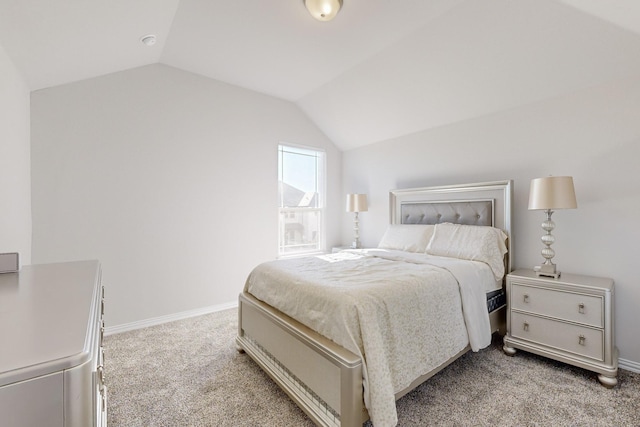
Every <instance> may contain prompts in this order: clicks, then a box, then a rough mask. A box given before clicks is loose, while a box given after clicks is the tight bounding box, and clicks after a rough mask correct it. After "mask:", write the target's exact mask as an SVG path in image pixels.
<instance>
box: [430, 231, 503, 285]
mask: <svg viewBox="0 0 640 427" xmlns="http://www.w3.org/2000/svg"><path fill="white" fill-rule="evenodd" d="M506 239H507V235H506V234H504V232H503V231H502V230H500V229H499V228H494V227H487V226H478V225H462V224H449V223H443V224H436V226H435V228H434V230H433V237H432V238H431V241H430V242H429V244H428V245H427V250H426V252H427V253H428V254H431V255H439V256H447V257H453V258H461V259H468V260H472V261H482V262H484V263H485V264H488V265H489V267H491V270H492V271H493V275H494V276H495V278H496V280H500V279H502V277H503V276H504V254H506V253H507V247H506V245H505V240H506Z"/></svg>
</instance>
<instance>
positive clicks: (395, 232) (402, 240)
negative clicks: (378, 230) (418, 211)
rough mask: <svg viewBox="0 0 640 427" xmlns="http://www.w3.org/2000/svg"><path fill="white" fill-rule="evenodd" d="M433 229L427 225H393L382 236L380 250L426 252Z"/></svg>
mask: <svg viewBox="0 0 640 427" xmlns="http://www.w3.org/2000/svg"><path fill="white" fill-rule="evenodd" d="M433 229H434V226H433V225H427V224H391V225H389V227H387V231H385V233H384V235H383V236H382V239H381V240H380V243H379V244H378V248H380V249H395V250H399V251H407V252H424V251H425V250H426V248H427V243H429V240H431V235H432V234H433Z"/></svg>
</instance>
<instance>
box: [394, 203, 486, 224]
mask: <svg viewBox="0 0 640 427" xmlns="http://www.w3.org/2000/svg"><path fill="white" fill-rule="evenodd" d="M441 222H450V223H454V224H466V225H489V226H492V225H493V200H477V201H460V202H416V203H404V204H402V205H401V206H400V223H401V224H439V223H441Z"/></svg>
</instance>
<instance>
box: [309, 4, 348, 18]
mask: <svg viewBox="0 0 640 427" xmlns="http://www.w3.org/2000/svg"><path fill="white" fill-rule="evenodd" d="M304 5H305V6H306V7H307V10H308V11H309V13H310V14H311V16H313V17H314V18H316V19H317V20H318V21H331V20H332V19H333V18H335V17H336V15H337V14H338V12H339V11H340V8H341V7H342V0H304Z"/></svg>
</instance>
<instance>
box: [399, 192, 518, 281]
mask: <svg viewBox="0 0 640 427" xmlns="http://www.w3.org/2000/svg"><path fill="white" fill-rule="evenodd" d="M512 188H513V182H512V181H511V180H508V181H495V182H482V183H476V184H464V185H447V186H439V187H423V188H410V189H402V190H393V191H391V192H390V193H389V209H390V220H391V223H392V224H438V223H441V222H450V223H454V224H466V225H488V226H493V227H497V228H500V229H501V230H503V231H504V232H505V233H506V234H507V236H508V240H507V249H508V251H509V252H508V256H507V260H506V263H507V265H506V268H507V272H509V271H511V260H512V259H513V253H512V247H513V245H512V242H513V236H512V235H511V199H512V192H513V190H512Z"/></svg>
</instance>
